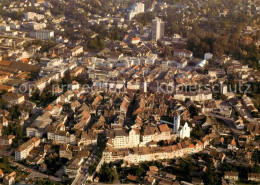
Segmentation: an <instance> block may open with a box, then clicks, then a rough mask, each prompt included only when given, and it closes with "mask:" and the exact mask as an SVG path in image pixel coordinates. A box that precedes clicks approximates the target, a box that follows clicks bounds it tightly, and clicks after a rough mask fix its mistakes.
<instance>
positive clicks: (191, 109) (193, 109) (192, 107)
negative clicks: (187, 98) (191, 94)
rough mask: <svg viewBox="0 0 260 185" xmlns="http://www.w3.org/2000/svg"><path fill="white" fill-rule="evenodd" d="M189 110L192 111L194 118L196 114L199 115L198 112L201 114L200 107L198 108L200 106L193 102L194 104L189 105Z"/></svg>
mask: <svg viewBox="0 0 260 185" xmlns="http://www.w3.org/2000/svg"><path fill="white" fill-rule="evenodd" d="M189 112H190V115H191V117H192V118H193V117H194V116H198V114H199V109H198V107H196V106H195V105H194V104H192V105H191V106H190V107H189Z"/></svg>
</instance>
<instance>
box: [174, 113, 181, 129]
mask: <svg viewBox="0 0 260 185" xmlns="http://www.w3.org/2000/svg"><path fill="white" fill-rule="evenodd" d="M173 123H174V129H173V130H174V133H175V134H178V130H179V128H180V125H181V117H180V114H179V113H176V114H175V115H174V122H173Z"/></svg>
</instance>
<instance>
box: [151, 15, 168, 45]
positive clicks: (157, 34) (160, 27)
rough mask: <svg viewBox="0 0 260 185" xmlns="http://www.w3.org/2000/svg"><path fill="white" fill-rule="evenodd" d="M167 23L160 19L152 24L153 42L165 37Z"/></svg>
mask: <svg viewBox="0 0 260 185" xmlns="http://www.w3.org/2000/svg"><path fill="white" fill-rule="evenodd" d="M164 26H165V23H164V22H163V21H162V20H161V19H160V18H158V17H156V18H155V19H154V20H153V23H152V40H156V41H157V40H159V39H161V38H162V37H164Z"/></svg>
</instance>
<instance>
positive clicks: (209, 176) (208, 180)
mask: <svg viewBox="0 0 260 185" xmlns="http://www.w3.org/2000/svg"><path fill="white" fill-rule="evenodd" d="M211 163H212V162H211V161H209V160H208V161H207V162H206V167H207V170H206V172H205V173H204V177H203V179H204V183H205V184H209V185H210V184H214V174H213V170H212V167H211V166H212V165H211Z"/></svg>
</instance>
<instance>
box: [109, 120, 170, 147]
mask: <svg viewBox="0 0 260 185" xmlns="http://www.w3.org/2000/svg"><path fill="white" fill-rule="evenodd" d="M106 135H107V138H108V146H111V147H113V148H133V147H139V146H146V145H148V144H149V142H152V141H153V142H159V141H161V140H163V141H165V140H171V138H172V135H171V131H170V128H169V127H168V125H167V124H162V125H159V126H158V127H155V126H147V127H145V129H144V131H143V133H142V134H141V133H140V131H139V130H138V129H137V128H132V129H131V130H130V131H127V130H124V129H121V130H108V131H107V133H106Z"/></svg>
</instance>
